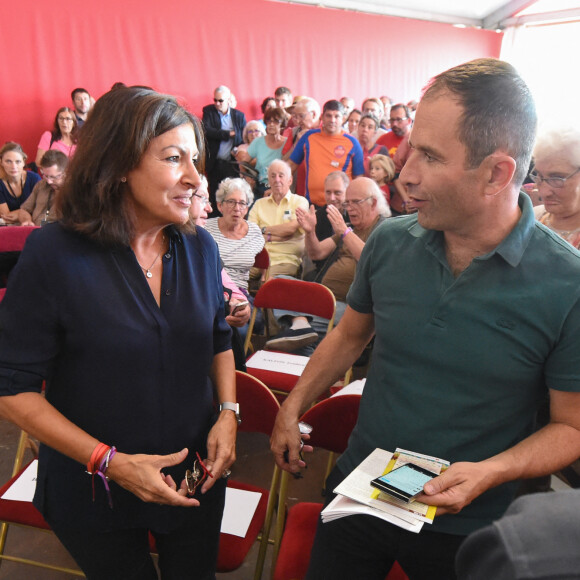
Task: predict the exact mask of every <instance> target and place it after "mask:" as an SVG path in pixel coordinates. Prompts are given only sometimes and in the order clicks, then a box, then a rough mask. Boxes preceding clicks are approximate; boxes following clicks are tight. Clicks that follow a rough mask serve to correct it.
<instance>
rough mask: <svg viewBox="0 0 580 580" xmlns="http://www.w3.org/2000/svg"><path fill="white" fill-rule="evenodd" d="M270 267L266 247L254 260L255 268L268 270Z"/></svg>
mask: <svg viewBox="0 0 580 580" xmlns="http://www.w3.org/2000/svg"><path fill="white" fill-rule="evenodd" d="M269 267H270V255H269V254H268V250H266V246H264V247H263V248H262V249H261V250H260V251H259V252H258V253H257V254H256V257H255V258H254V268H260V270H267V269H268V268H269Z"/></svg>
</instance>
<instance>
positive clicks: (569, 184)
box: [530, 128, 580, 248]
mask: <svg viewBox="0 0 580 580" xmlns="http://www.w3.org/2000/svg"><path fill="white" fill-rule="evenodd" d="M530 177H531V178H532V179H533V181H534V182H535V184H536V186H537V188H538V191H539V196H540V199H541V200H542V202H543V205H539V206H537V207H535V208H534V211H535V214H536V219H538V220H539V221H540V222H541V223H543V224H544V225H545V226H547V227H548V228H550V229H551V230H552V231H554V232H555V233H557V234H558V235H559V236H560V237H561V238H563V239H565V240H566V241H567V242H569V243H570V244H572V245H573V246H574V247H575V248H580V131H579V130H578V129H576V128H563V129H561V130H550V131H546V132H545V133H543V134H541V135H540V136H539V137H538V140H537V142H536V146H535V149H534V169H533V171H532V173H530Z"/></svg>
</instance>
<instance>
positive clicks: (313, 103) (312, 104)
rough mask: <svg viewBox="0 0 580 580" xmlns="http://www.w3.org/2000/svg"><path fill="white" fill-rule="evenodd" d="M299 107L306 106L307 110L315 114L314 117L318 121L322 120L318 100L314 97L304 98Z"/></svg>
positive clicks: (299, 102)
mask: <svg viewBox="0 0 580 580" xmlns="http://www.w3.org/2000/svg"><path fill="white" fill-rule="evenodd" d="M296 104H297V105H304V106H305V107H306V110H307V111H309V112H314V116H315V117H316V118H317V119H318V118H320V104H319V103H318V101H317V100H316V99H313V98H312V97H302V98H301V99H300V100H299V101H298V103H296Z"/></svg>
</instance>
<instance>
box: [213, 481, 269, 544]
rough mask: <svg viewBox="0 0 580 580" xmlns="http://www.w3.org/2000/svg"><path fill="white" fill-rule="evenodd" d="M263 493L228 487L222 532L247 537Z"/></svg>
mask: <svg viewBox="0 0 580 580" xmlns="http://www.w3.org/2000/svg"><path fill="white" fill-rule="evenodd" d="M261 497H262V494H261V493H256V492H255V491H246V490H245V489H235V488H233V487H226V503H225V506H224V515H223V518H222V527H221V530H220V531H221V532H222V534H232V535H233V536H239V537H240V538H245V537H246V534H247V533H248V528H249V527H250V524H251V523H252V518H253V517H254V513H256V508H257V507H258V503H259V501H260V498H261Z"/></svg>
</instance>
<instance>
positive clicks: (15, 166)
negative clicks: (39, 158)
mask: <svg viewBox="0 0 580 580" xmlns="http://www.w3.org/2000/svg"><path fill="white" fill-rule="evenodd" d="M26 157H27V155H26V153H24V151H23V150H22V147H21V146H20V145H19V144H18V143H14V142H13V141H9V142H8V143H5V144H4V145H3V146H2V149H0V166H1V168H2V180H1V181H0V217H2V218H3V217H4V216H5V215H6V214H8V212H11V211H14V210H17V209H19V208H20V206H21V205H22V203H24V202H25V201H26V200H27V199H28V196H29V195H30V194H31V193H32V190H33V188H34V186H35V185H36V184H37V183H38V182H39V181H40V176H39V175H38V174H36V173H33V172H32V171H26V169H24V165H25V163H26Z"/></svg>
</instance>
